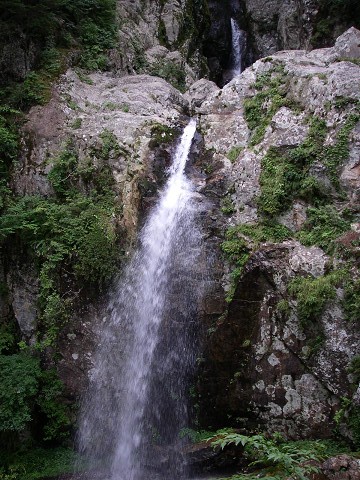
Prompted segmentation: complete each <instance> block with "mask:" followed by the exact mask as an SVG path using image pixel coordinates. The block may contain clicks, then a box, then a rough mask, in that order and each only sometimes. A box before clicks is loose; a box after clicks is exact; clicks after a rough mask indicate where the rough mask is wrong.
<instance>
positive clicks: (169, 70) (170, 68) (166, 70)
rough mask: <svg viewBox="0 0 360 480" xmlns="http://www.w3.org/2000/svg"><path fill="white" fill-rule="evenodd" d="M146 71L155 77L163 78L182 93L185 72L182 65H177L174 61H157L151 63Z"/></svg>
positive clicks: (183, 90) (184, 85)
mask: <svg viewBox="0 0 360 480" xmlns="http://www.w3.org/2000/svg"><path fill="white" fill-rule="evenodd" d="M148 73H149V74H150V75H154V76H155V77H160V78H163V79H164V80H166V81H167V82H169V83H170V84H171V85H172V86H173V87H175V88H177V89H178V90H179V91H180V92H182V93H184V92H185V90H186V83H185V80H186V74H185V69H184V66H183V65H178V64H176V63H174V62H166V61H158V62H156V63H153V64H152V65H151V67H150V68H149V69H148Z"/></svg>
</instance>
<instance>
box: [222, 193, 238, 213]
mask: <svg viewBox="0 0 360 480" xmlns="http://www.w3.org/2000/svg"><path fill="white" fill-rule="evenodd" d="M220 205H221V211H222V213H223V214H224V215H231V214H232V213H234V212H235V206H234V202H233V201H232V200H231V197H230V196H226V197H224V198H222V199H221V201H220Z"/></svg>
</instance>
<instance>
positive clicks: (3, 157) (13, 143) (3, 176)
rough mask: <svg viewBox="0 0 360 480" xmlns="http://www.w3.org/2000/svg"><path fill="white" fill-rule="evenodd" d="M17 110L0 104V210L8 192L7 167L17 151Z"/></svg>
mask: <svg viewBox="0 0 360 480" xmlns="http://www.w3.org/2000/svg"><path fill="white" fill-rule="evenodd" d="M19 113H20V112H18V111H17V110H14V109H12V108H10V107H7V106H0V211H1V209H2V208H3V207H4V206H5V204H6V199H7V197H8V196H9V194H10V190H9V188H8V185H7V181H8V176H9V168H10V165H11V163H12V162H13V161H14V160H16V158H17V155H18V152H19V135H18V132H17V128H16V119H17V118H18V114H19Z"/></svg>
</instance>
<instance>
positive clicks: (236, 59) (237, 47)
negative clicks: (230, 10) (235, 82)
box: [231, 18, 246, 77]
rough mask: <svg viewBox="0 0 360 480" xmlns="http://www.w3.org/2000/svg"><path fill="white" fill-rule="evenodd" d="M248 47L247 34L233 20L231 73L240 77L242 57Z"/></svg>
mask: <svg viewBox="0 0 360 480" xmlns="http://www.w3.org/2000/svg"><path fill="white" fill-rule="evenodd" d="M245 47H246V33H245V32H244V30H240V28H239V25H238V24H237V22H236V20H235V19H234V18H232V19H231V73H232V77H234V76H235V75H240V73H241V64H242V55H243V52H244V49H245Z"/></svg>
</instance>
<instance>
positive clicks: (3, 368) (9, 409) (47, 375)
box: [0, 353, 69, 441]
mask: <svg viewBox="0 0 360 480" xmlns="http://www.w3.org/2000/svg"><path fill="white" fill-rule="evenodd" d="M0 385H1V389H0V405H1V406H0V431H5V432H9V431H17V432H21V431H22V430H24V429H25V427H26V426H27V425H28V423H29V422H30V421H31V419H32V415H33V412H34V408H37V409H38V411H39V412H40V413H41V415H42V416H43V425H44V430H43V435H42V438H43V440H45V441H49V440H57V441H59V440H61V439H62V438H65V437H67V436H68V426H69V418H68V414H67V409H66V407H65V405H64V404H62V403H60V402H59V396H61V394H62V389H63V385H62V383H61V382H60V380H59V379H58V377H57V374H56V372H55V371H53V370H42V369H41V368H40V362H39V359H38V358H36V357H33V356H30V355H29V354H27V353H18V354H13V355H0Z"/></svg>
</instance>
